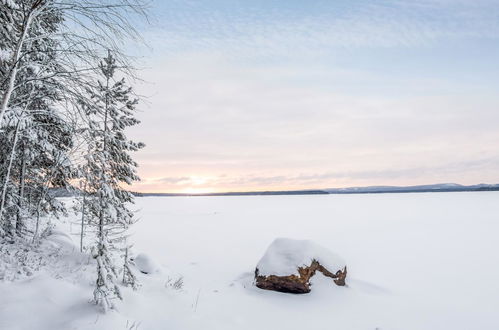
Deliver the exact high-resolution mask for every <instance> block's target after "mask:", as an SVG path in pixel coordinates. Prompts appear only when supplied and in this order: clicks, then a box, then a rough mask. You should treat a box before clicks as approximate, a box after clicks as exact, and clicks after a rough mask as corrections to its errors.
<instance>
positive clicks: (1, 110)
mask: <svg viewBox="0 0 499 330" xmlns="http://www.w3.org/2000/svg"><path fill="white" fill-rule="evenodd" d="M34 12H35V10H30V12H29V13H28V16H27V17H26V20H25V22H24V24H23V31H22V33H21V36H20V37H19V40H18V41H17V44H16V50H15V52H14V58H13V63H12V68H11V69H10V72H9V81H8V83H7V89H6V90H5V92H4V94H3V99H2V103H1V105H0V127H1V126H2V122H3V117H4V115H5V111H6V110H7V107H8V105H9V102H10V97H11V96H12V92H13V91H14V87H15V85H14V84H15V81H16V78H17V67H18V65H19V59H20V58H21V49H22V47H23V45H24V41H25V40H26V35H27V34H28V30H29V28H30V26H31V22H32V21H33V15H34Z"/></svg>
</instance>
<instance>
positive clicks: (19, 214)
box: [16, 144, 26, 236]
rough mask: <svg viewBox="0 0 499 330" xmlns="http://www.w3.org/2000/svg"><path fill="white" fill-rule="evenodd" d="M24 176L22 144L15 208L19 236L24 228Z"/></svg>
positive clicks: (24, 152)
mask: <svg viewBox="0 0 499 330" xmlns="http://www.w3.org/2000/svg"><path fill="white" fill-rule="evenodd" d="M25 176H26V147H25V145H24V144H23V147H22V161H21V173H20V175H19V203H18V207H17V219H16V233H17V235H19V236H20V235H21V234H22V229H23V227H24V223H23V220H24V219H23V212H24V181H25Z"/></svg>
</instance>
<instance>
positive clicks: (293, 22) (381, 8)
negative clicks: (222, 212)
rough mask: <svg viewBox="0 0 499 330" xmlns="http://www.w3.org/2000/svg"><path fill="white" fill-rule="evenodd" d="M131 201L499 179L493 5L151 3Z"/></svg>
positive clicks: (497, 39) (497, 33) (452, 0)
mask: <svg viewBox="0 0 499 330" xmlns="http://www.w3.org/2000/svg"><path fill="white" fill-rule="evenodd" d="M152 14H153V17H152V25H151V26H148V27H145V28H143V31H144V38H145V39H146V41H147V42H148V44H149V46H150V47H151V49H150V50H146V49H144V48H143V47H142V48H141V47H139V48H135V49H134V51H135V53H136V54H138V55H141V56H142V57H143V63H144V65H145V66H146V67H147V68H146V69H145V70H144V71H143V73H142V74H143V77H144V79H145V80H146V81H148V83H147V84H143V85H141V86H138V89H139V91H140V92H142V93H143V94H146V95H149V96H150V98H149V104H148V105H147V106H145V107H144V112H143V113H141V119H142V120H143V125H142V127H140V128H138V129H137V130H136V131H134V136H136V137H138V138H141V139H142V140H144V141H145V142H146V144H147V145H148V148H146V149H145V150H144V151H143V152H141V153H140V155H139V156H138V159H139V162H140V164H141V175H142V177H143V179H144V181H143V182H142V183H141V184H139V185H138V186H137V187H136V188H137V189H140V190H143V191H148V190H149V191H152V190H154V191H183V192H195V191H199V192H204V191H214V190H215V191H225V190H255V189H294V188H296V189H301V188H324V187H336V186H352V185H377V184H394V185H395V184H399V185H406V184H423V183H433V182H457V183H478V182H499V130H498V129H497V127H499V125H498V124H499V97H498V95H499V94H498V91H497V89H498V87H499V1H490V0H468V1H463V0H424V1H417V0H416V1H396V0H395V1H390V0H386V1H374V0H372V1H366V0H364V1H303V0H302V1H299V0H287V1H282V0H281V1H278V0H265V1H264V0H261V1H260V0H259V1H256V0H245V1H242V0H239V1H235V0H225V1H221V0H215V1H214V0H203V1H196V0H184V1H155V2H154V3H153V10H152Z"/></svg>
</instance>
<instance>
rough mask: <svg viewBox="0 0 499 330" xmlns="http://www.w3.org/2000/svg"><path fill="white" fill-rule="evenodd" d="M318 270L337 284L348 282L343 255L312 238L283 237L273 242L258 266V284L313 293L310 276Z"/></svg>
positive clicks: (256, 282)
mask: <svg viewBox="0 0 499 330" xmlns="http://www.w3.org/2000/svg"><path fill="white" fill-rule="evenodd" d="M309 255H312V256H314V257H309ZM316 256H319V257H316ZM306 260H308V262H306ZM322 260H324V262H323V264H325V265H327V267H326V266H324V265H323V264H321V261H322ZM276 265H277V266H276ZM262 269H263V272H262ZM317 271H319V272H321V273H322V274H323V275H324V276H326V277H329V278H331V279H332V280H333V282H334V283H335V284H336V285H339V286H344V285H345V279H346V276H347V267H346V266H345V264H344V262H343V261H342V260H341V259H340V258H339V257H337V256H335V255H333V254H332V253H330V252H329V251H327V250H326V249H324V248H323V247H321V246H319V245H317V244H315V243H313V242H310V241H301V240H292V239H284V238H280V239H276V240H275V241H274V242H273V243H272V244H271V245H270V247H269V249H268V250H267V252H266V254H265V255H264V257H263V258H262V260H261V261H260V262H259V264H258V266H257V268H256V269H255V285H256V286H257V287H258V288H260V289H264V290H273V291H279V292H286V293H309V292H310V290H311V289H310V279H311V278H312V276H314V275H315V273H316V272H317ZM286 273H288V274H289V275H285V274H286Z"/></svg>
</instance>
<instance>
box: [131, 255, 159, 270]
mask: <svg viewBox="0 0 499 330" xmlns="http://www.w3.org/2000/svg"><path fill="white" fill-rule="evenodd" d="M133 262H134V263H135V266H136V267H137V269H138V270H140V271H141V272H142V273H144V274H152V273H157V272H159V271H160V267H159V265H158V264H157V263H156V261H154V259H153V258H151V257H150V256H148V255H147V254H145V253H139V254H138V255H137V256H136V257H135V258H134V259H133Z"/></svg>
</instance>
